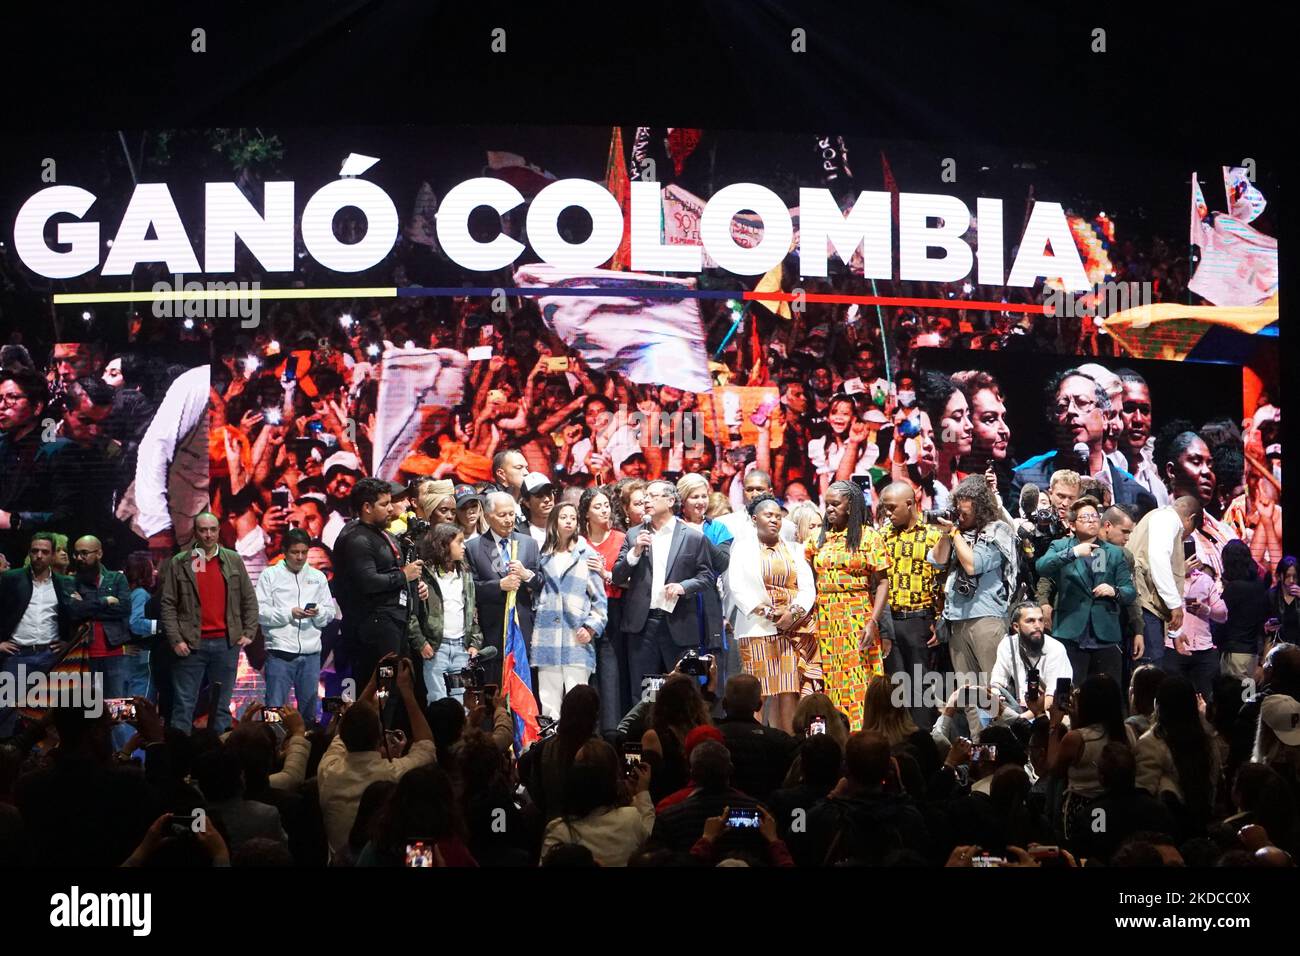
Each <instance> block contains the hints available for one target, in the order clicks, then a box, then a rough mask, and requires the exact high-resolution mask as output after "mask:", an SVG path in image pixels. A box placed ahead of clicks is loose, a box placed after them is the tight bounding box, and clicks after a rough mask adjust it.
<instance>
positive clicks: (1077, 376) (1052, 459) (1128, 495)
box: [1008, 368, 1156, 516]
mask: <svg viewBox="0 0 1300 956" xmlns="http://www.w3.org/2000/svg"><path fill="white" fill-rule="evenodd" d="M1046 397H1047V410H1048V415H1049V416H1050V421H1051V423H1052V426H1053V428H1054V430H1055V435H1056V448H1055V450H1053V451H1049V452H1047V453H1046V454H1043V455H1038V456H1037V457H1034V458H1030V459H1029V460H1028V461H1026V462H1023V463H1021V464H1020V465H1017V466H1016V468H1015V470H1014V471H1013V472H1012V473H1011V489H1010V499H1009V501H1008V504H1010V503H1011V502H1015V501H1018V500H1019V498H1020V491H1021V489H1022V488H1024V486H1025V485H1026V484H1034V485H1037V486H1038V487H1039V488H1043V487H1046V486H1047V485H1048V478H1049V477H1050V476H1051V475H1052V473H1053V472H1054V471H1057V470H1058V469H1062V468H1068V469H1071V470H1073V471H1077V472H1078V473H1079V474H1081V475H1091V476H1092V477H1093V478H1096V479H1097V480H1098V481H1100V482H1101V483H1102V485H1103V486H1105V487H1106V488H1108V489H1109V490H1110V497H1111V501H1110V502H1108V504H1124V505H1133V506H1135V507H1136V508H1137V510H1138V513H1139V516H1140V515H1143V514H1145V513H1146V512H1148V511H1150V510H1151V509H1152V508H1154V507H1156V500H1155V498H1154V497H1152V495H1151V492H1149V491H1147V489H1145V488H1143V487H1142V486H1141V485H1140V484H1139V483H1138V482H1137V480H1136V479H1135V478H1134V477H1133V476H1132V475H1130V474H1129V473H1128V472H1127V471H1125V470H1124V469H1123V468H1120V467H1118V466H1117V465H1116V464H1115V463H1114V462H1112V461H1109V460H1108V459H1107V458H1106V453H1105V449H1104V448H1103V439H1104V438H1105V425H1106V411H1107V410H1108V409H1109V408H1110V396H1109V395H1108V394H1107V393H1106V390H1105V389H1104V388H1103V387H1102V386H1101V385H1100V384H1099V383H1098V382H1097V380H1096V379H1094V378H1092V377H1091V376H1090V375H1088V374H1087V373H1086V372H1083V371H1082V370H1080V369H1077V368H1074V369H1069V370H1068V371H1066V372H1062V373H1061V374H1060V375H1059V376H1057V377H1055V378H1053V380H1052V381H1051V382H1050V383H1049V384H1048V388H1047V396H1046Z"/></svg>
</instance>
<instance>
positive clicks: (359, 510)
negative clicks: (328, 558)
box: [334, 478, 424, 706]
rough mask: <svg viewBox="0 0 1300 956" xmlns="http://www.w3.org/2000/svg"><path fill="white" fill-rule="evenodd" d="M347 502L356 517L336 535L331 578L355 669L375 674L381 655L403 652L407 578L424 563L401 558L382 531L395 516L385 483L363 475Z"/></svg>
mask: <svg viewBox="0 0 1300 956" xmlns="http://www.w3.org/2000/svg"><path fill="white" fill-rule="evenodd" d="M350 502H351V505H352V513H353V514H355V515H356V522H355V524H354V525H352V526H350V527H348V528H347V529H345V530H344V531H343V532H341V533H340V534H339V538H338V547H337V548H336V550H335V555H334V562H335V578H334V580H335V584H336V585H341V587H339V589H338V595H339V603H340V604H341V605H342V610H343V624H344V628H345V640H346V643H348V644H349V645H350V646H351V647H352V648H354V650H355V653H356V655H357V663H356V666H354V667H353V674H355V675H361V674H370V673H373V672H374V669H375V666H376V665H377V663H378V662H379V660H380V659H381V658H383V657H385V656H387V655H389V654H400V653H401V651H402V642H403V639H404V638H405V637H406V620H407V618H408V617H409V616H410V614H411V607H412V604H413V601H412V594H411V582H413V581H416V580H417V579H418V578H419V577H420V570H421V568H423V566H424V563H423V562H422V561H418V560H415V561H407V562H405V563H402V560H401V558H402V552H401V548H400V547H399V546H398V543H397V541H396V540H395V539H394V538H393V536H392V535H390V534H389V533H388V532H387V531H386V530H384V529H385V526H386V525H387V524H388V522H390V521H391V520H392V519H393V492H392V487H391V486H390V485H389V483H388V482H386V481H380V480H379V479H377V478H362V479H361V480H360V481H358V482H357V483H356V485H355V486H354V487H353V489H352V494H351V497H350ZM389 704H390V706H392V705H393V702H392V701H390V702H389Z"/></svg>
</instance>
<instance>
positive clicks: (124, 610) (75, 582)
mask: <svg viewBox="0 0 1300 956" xmlns="http://www.w3.org/2000/svg"><path fill="white" fill-rule="evenodd" d="M74 593H75V594H77V595H80V597H79V598H78V599H76V600H71V598H72V595H73V594H74ZM68 597H69V602H68V616H69V617H70V618H71V619H72V621H73V622H74V623H81V622H82V621H98V622H99V623H100V626H101V627H103V629H104V643H105V644H107V645H108V646H109V647H120V646H122V645H123V644H127V643H130V641H131V625H130V618H131V589H130V588H129V587H127V583H126V575H125V574H123V573H122V572H121V571H110V570H108V568H104V567H101V568H100V580H99V587H98V588H96V587H93V586H92V585H90V584H87V583H86V582H85V581H83V580H82V579H81V578H80V577H79V576H75V575H74V576H73V577H70V578H69V579H68ZM109 597H114V598H117V603H116V604H109V603H108V602H107V601H106V600H105V599H106V598H109Z"/></svg>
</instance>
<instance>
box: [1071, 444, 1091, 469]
mask: <svg viewBox="0 0 1300 956" xmlns="http://www.w3.org/2000/svg"><path fill="white" fill-rule="evenodd" d="M1089 451H1090V449H1089V448H1088V443H1087V442H1086V441H1081V442H1076V443H1075V446H1074V453H1075V455H1077V456H1078V458H1079V460H1080V461H1082V462H1083V463H1084V464H1087V462H1088V452H1089Z"/></svg>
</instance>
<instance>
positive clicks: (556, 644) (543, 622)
mask: <svg viewBox="0 0 1300 956" xmlns="http://www.w3.org/2000/svg"><path fill="white" fill-rule="evenodd" d="M596 556H597V555H596V551H595V549H594V548H592V547H591V545H589V544H587V542H586V541H585V540H583V539H582V538H581V537H580V536H579V534H578V509H577V508H576V507H575V506H573V505H571V504H564V505H557V506H556V507H555V510H553V511H552V512H551V517H550V520H549V521H548V522H547V523H546V543H545V544H544V545H542V593H541V594H540V595H539V596H538V599H537V607H536V610H535V612H534V617H533V646H532V651H531V655H532V664H533V666H534V667H536V668H537V687H538V694H537V696H538V698H539V701H540V704H541V709H542V713H543V714H545V715H546V716H548V717H553V718H556V719H558V718H559V716H560V701H561V700H563V699H564V694H565V692H566V691H568V690H570V689H572V688H574V687H577V686H578V685H579V684H585V683H587V679H588V678H589V677H590V676H591V672H592V671H593V670H595V668H596V649H595V646H594V644H593V643H592V642H593V641H595V639H596V638H598V637H600V635H601V634H602V633H603V632H604V630H605V615H606V600H605V580H604V578H603V577H602V576H601V574H600V573H599V572H597V571H593V570H592V569H591V564H590V561H589V559H591V558H593V557H596Z"/></svg>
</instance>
